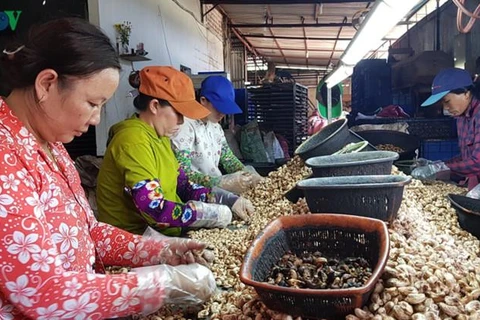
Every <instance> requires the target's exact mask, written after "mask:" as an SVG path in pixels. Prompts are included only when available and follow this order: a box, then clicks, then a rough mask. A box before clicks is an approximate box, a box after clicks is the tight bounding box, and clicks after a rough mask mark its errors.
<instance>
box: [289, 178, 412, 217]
mask: <svg viewBox="0 0 480 320" xmlns="http://www.w3.org/2000/svg"><path fill="white" fill-rule="evenodd" d="M411 179H412V178H411V177H410V176H396V175H364V176H347V177H328V178H327V177H324V178H311V179H305V180H302V181H300V182H299V183H297V187H298V188H299V189H302V190H303V193H304V195H305V198H306V200H307V204H308V208H309V209H310V212H315V213H322V212H328V213H331V212H333V213H346V214H353V215H360V216H366V217H370V218H375V219H380V220H383V221H388V222H392V221H393V220H394V219H395V218H396V217H397V213H398V209H399V208H400V204H401V203H402V198H403V189H404V186H405V185H407V184H408V183H410V181H411Z"/></svg>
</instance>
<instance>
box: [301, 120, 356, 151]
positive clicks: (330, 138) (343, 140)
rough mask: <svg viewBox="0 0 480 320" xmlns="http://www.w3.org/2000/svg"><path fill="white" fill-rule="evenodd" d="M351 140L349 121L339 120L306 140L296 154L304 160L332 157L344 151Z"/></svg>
mask: <svg viewBox="0 0 480 320" xmlns="http://www.w3.org/2000/svg"><path fill="white" fill-rule="evenodd" d="M349 139H350V130H348V126H347V120H345V119H342V120H337V121H335V122H332V123H330V124H329V125H327V126H326V127H324V128H323V129H322V130H320V131H318V132H317V133H315V134H314V135H312V136H311V137H310V138H308V139H307V140H305V141H304V142H303V143H302V144H301V145H299V146H298V148H297V149H296V150H295V154H296V155H298V156H300V158H302V159H303V160H307V159H308V158H311V157H316V156H325V155H330V154H332V153H335V152H337V151H338V150H340V149H342V148H343V147H344V146H345V145H346V144H347V143H348V142H349Z"/></svg>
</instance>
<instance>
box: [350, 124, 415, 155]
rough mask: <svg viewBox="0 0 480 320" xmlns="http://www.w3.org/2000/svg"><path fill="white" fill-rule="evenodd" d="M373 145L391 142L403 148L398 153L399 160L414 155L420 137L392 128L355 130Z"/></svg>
mask: <svg viewBox="0 0 480 320" xmlns="http://www.w3.org/2000/svg"><path fill="white" fill-rule="evenodd" d="M357 134H358V135H359V136H361V137H362V138H363V139H365V140H367V141H368V142H370V143H371V144H373V145H374V146H375V147H376V146H378V145H379V144H391V145H394V146H396V147H399V148H401V149H403V152H400V153H399V160H410V159H413V158H415V157H416V153H415V150H417V149H419V148H420V139H419V138H418V137H417V136H414V135H411V134H408V133H404V132H399V131H393V130H365V131H359V132H357Z"/></svg>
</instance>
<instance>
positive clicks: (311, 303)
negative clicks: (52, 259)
mask: <svg viewBox="0 0 480 320" xmlns="http://www.w3.org/2000/svg"><path fill="white" fill-rule="evenodd" d="M389 248H390V245H389V237H388V230H387V227H386V225H385V223H383V222H382V221H380V220H377V219H370V218H364V217H357V216H350V215H338V214H324V215H298V216H284V217H280V218H278V219H276V220H274V221H272V222H271V223H270V224H269V225H268V226H267V227H266V228H265V229H264V230H263V231H262V232H260V234H259V235H258V236H257V238H256V239H255V240H254V241H253V242H252V245H251V246H250V248H249V250H248V251H247V254H246V256H245V258H244V261H243V264H242V268H241V271H240V280H241V281H242V282H243V283H245V284H247V285H250V286H252V287H254V288H255V290H256V292H257V293H258V295H259V296H260V298H261V299H262V300H263V302H264V303H265V305H266V306H267V307H268V308H270V309H272V310H276V311H279V312H282V313H286V314H290V315H292V316H301V317H307V318H327V319H341V318H343V317H345V316H346V315H347V314H349V313H352V312H353V311H354V309H355V308H361V307H362V306H363V305H365V304H366V303H367V301H368V298H369V297H370V294H371V293H372V292H373V289H374V288H375V284H376V282H377V281H378V279H379V278H380V275H381V274H382V271H383V269H384V268H385V264H386V262H387V258H388V253H389ZM287 251H292V252H294V253H296V254H300V253H302V252H304V251H309V252H314V251H320V252H322V253H323V254H324V255H325V256H334V257H335V256H336V257H340V258H341V257H349V256H353V257H362V258H365V259H367V261H369V263H370V264H371V265H372V270H373V273H372V277H371V278H370V279H369V280H368V281H367V283H366V284H365V285H364V286H362V287H359V288H348V289H296V288H287V287H281V286H276V285H272V284H268V283H266V282H263V281H264V280H265V279H266V277H267V275H268V273H269V272H270V270H271V268H272V267H273V265H274V264H275V263H276V262H277V261H278V260H279V259H280V258H281V257H282V256H283V255H284V254H285V253H286V252H287Z"/></svg>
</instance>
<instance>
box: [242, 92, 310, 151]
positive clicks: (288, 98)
mask: <svg viewBox="0 0 480 320" xmlns="http://www.w3.org/2000/svg"><path fill="white" fill-rule="evenodd" d="M247 92H248V114H247V120H248V121H252V120H257V122H258V123H259V125H260V127H261V128H262V129H265V130H273V131H274V132H275V133H277V134H280V135H282V136H283V137H285V139H287V141H288V147H289V153H290V154H293V150H295V149H296V148H297V147H298V146H299V145H300V144H301V143H302V142H303V141H305V140H306V138H307V131H308V89H307V87H304V86H302V85H300V84H297V83H279V84H268V85H263V86H252V87H248V88H247Z"/></svg>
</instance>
